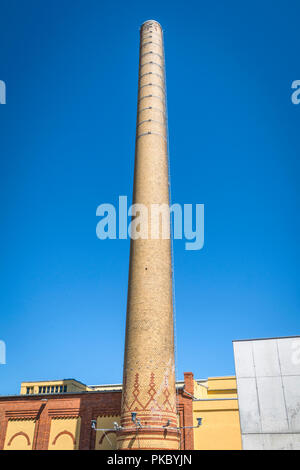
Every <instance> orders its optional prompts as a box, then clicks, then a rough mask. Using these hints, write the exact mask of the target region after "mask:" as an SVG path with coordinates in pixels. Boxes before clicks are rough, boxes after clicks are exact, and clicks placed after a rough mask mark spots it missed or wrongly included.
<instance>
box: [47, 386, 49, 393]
mask: <svg viewBox="0 0 300 470" xmlns="http://www.w3.org/2000/svg"><path fill="white" fill-rule="evenodd" d="M47 393H50V385H48V387H47Z"/></svg>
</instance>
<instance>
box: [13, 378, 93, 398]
mask: <svg viewBox="0 0 300 470" xmlns="http://www.w3.org/2000/svg"><path fill="white" fill-rule="evenodd" d="M61 385H62V386H64V385H66V386H67V392H73V393H76V392H84V391H86V390H90V389H89V387H88V386H87V385H84V384H82V383H81V382H78V381H77V380H74V379H70V380H69V379H66V380H45V381H40V382H22V383H21V392H20V393H21V395H27V387H30V388H31V389H32V392H31V393H30V394H34V395H35V394H37V393H39V388H40V387H50V390H51V387H54V390H55V388H56V387H57V386H58V387H60V386H61ZM58 390H59V389H58ZM47 393H48V392H47V391H46V394H47ZM49 393H61V392H59V391H58V392H51V391H50V392H49Z"/></svg>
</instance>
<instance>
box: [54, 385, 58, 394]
mask: <svg viewBox="0 0 300 470" xmlns="http://www.w3.org/2000/svg"><path fill="white" fill-rule="evenodd" d="M55 393H58V385H56V387H55Z"/></svg>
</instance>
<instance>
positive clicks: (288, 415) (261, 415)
mask: <svg viewBox="0 0 300 470" xmlns="http://www.w3.org/2000/svg"><path fill="white" fill-rule="evenodd" d="M233 349H234V360H235V368H236V378H237V392H238V401H239V413H240V423H241V433H242V442H243V449H247V450H253V449H261V450H262V449H264V450H272V449H282V450H285V449H286V450H288V449H298V450H300V336H295V337H288V338H270V339H258V340H247V341H234V342H233Z"/></svg>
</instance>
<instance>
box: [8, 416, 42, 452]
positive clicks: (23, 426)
mask: <svg viewBox="0 0 300 470" xmlns="http://www.w3.org/2000/svg"><path fill="white" fill-rule="evenodd" d="M34 428H35V421H34V420H33V419H26V420H25V419H22V420H9V421H8V425H7V431H6V436H5V443H4V450H31V449H32V444H33V438H34ZM18 433H24V434H26V435H27V436H28V438H27V437H26V436H24V435H23V434H19V435H17V436H16V437H14V436H15V434H18ZM12 438H13V439H12ZM11 439H12V440H11ZM28 439H29V443H28Z"/></svg>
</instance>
